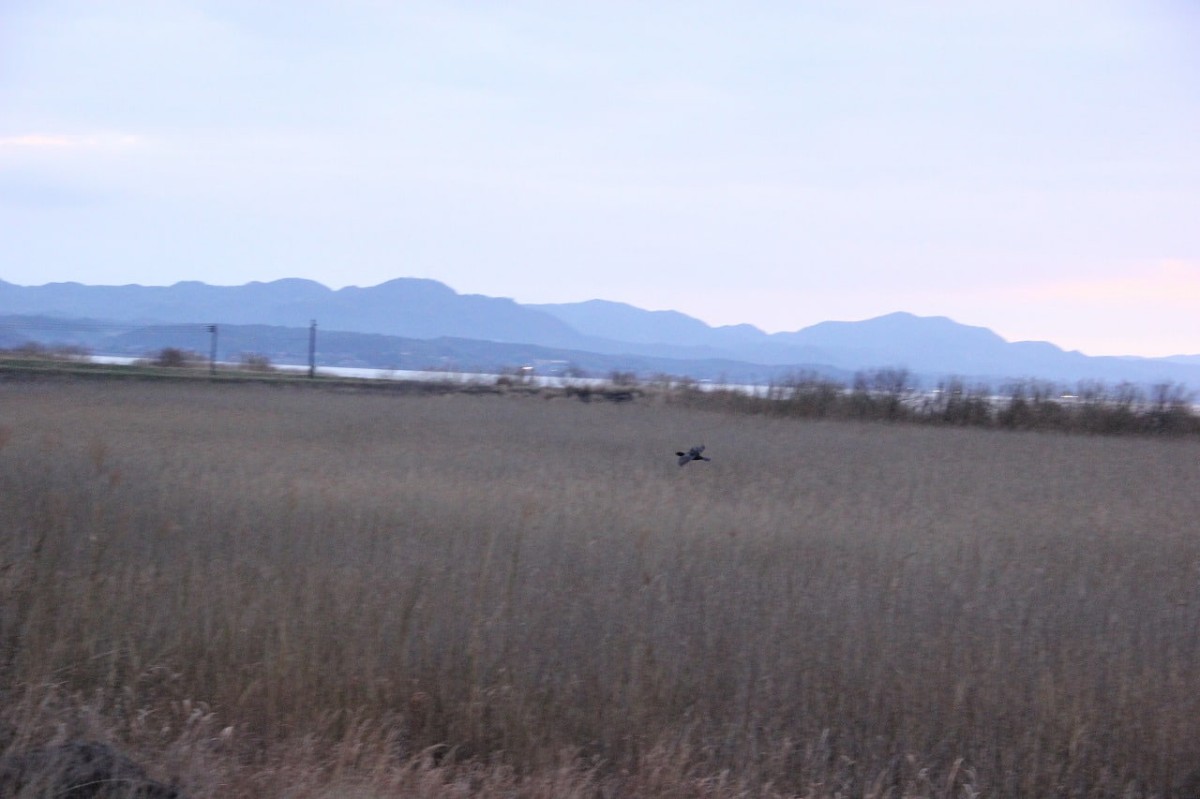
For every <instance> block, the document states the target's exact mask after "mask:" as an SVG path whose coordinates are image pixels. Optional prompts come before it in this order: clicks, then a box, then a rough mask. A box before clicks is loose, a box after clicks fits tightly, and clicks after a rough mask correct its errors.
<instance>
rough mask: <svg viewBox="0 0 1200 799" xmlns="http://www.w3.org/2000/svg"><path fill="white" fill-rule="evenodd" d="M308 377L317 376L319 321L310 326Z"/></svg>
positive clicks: (313, 321) (314, 321)
mask: <svg viewBox="0 0 1200 799" xmlns="http://www.w3.org/2000/svg"><path fill="white" fill-rule="evenodd" d="M308 376H309V377H316V376H317V320H316V319H314V320H312V324H311V325H309V326H308Z"/></svg>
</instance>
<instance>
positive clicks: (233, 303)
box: [0, 278, 586, 347]
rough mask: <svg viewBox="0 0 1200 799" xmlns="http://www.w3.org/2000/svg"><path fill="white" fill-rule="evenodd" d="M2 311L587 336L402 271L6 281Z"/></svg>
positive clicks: (524, 336) (557, 338)
mask: <svg viewBox="0 0 1200 799" xmlns="http://www.w3.org/2000/svg"><path fill="white" fill-rule="evenodd" d="M0 313H5V314H44V315H49V316H60V317H64V318H74V317H85V316H90V317H96V318H104V319H111V320H114V321H120V322H137V323H143V324H159V323H164V322H172V323H180V322H196V323H209V322H222V323H226V324H265V325H282V326H289V327H300V326H307V325H308V324H309V322H310V320H313V319H316V320H317V321H318V323H319V324H320V326H321V327H323V328H327V329H330V330H347V331H351V332H358V333H382V334H386V335H394V336H408V337H411V338H436V337H438V336H453V337H460V338H476V339H484V340H490V341H508V342H514V343H517V342H519V343H536V344H542V345H545V346H558V347H563V346H579V345H581V344H584V343H586V342H585V340H584V339H585V337H583V336H581V335H580V334H579V333H577V332H576V331H575V330H573V329H572V328H571V327H570V326H568V325H567V324H565V323H563V322H561V321H559V320H558V319H555V318H554V317H553V316H550V315H549V314H544V313H541V312H540V311H535V310H530V309H527V308H524V307H522V306H521V305H519V304H517V303H516V302H514V301H513V300H510V299H502V298H495V297H485V296H482V295H478V294H466V295H463V294H458V293H456V292H455V291H454V290H452V289H451V288H449V287H448V286H446V285H445V284H443V283H439V282H438V281H436V280H425V279H419V278H399V279H397V280H390V281H388V282H386V283H382V284H380V285H378V286H372V287H369V288H359V287H357V286H350V287H346V288H343V289H339V290H336V291H335V290H333V289H330V288H327V287H325V286H323V285H322V284H320V283H317V282H314V281H311V280H300V279H285V280H276V281H273V282H270V283H260V282H253V283H247V284H245V285H242V286H211V285H208V284H206V283H201V282H197V281H185V282H181V283H176V284H174V285H172V286H140V285H127V286H86V285H83V284H80V283H48V284H46V285H44V286H16V285H13V284H11V283H5V282H3V281H0Z"/></svg>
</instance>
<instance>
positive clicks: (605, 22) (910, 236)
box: [0, 0, 1200, 355]
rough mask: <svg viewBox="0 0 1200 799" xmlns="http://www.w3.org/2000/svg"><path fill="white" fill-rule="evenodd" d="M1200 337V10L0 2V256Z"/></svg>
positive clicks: (184, 272) (1075, 5)
mask: <svg viewBox="0 0 1200 799" xmlns="http://www.w3.org/2000/svg"><path fill="white" fill-rule="evenodd" d="M403 276H414V277H429V278H435V279H437V280H441V281H443V282H445V283H447V284H449V285H450V286H451V287H453V288H454V289H455V290H457V291H460V292H463V293H479V294H488V295H493V296H506V297H513V298H515V299H517V300H518V301H521V302H570V301H577V300H585V299H590V298H596V297H600V298H605V299H612V300H619V301H624V302H629V303H632V304H634V305H638V306H641V307H644V308H651V309H661V308H672V309H676V310H680V311H683V312H685V313H689V314H691V315H693V316H696V317H698V318H700V319H703V320H704V321H706V322H709V323H710V324H733V323H739V322H749V323H752V324H755V325H758V326H759V327H761V328H763V329H764V330H767V331H769V332H775V331H780V330H796V329H799V328H801V327H805V326H807V325H811V324H814V323H816V322H819V321H823V320H827V319H864V318H869V317H872V316H877V315H879V314H883V313H888V312H891V311H896V310H906V311H911V312H914V313H918V314H922V315H944V316H950V317H952V318H954V319H956V320H958V321H961V322H966V323H969V324H977V325H984V326H987V327H990V328H992V329H993V330H995V331H996V332H998V333H999V334H1001V335H1002V336H1004V337H1005V338H1008V339H1010V340H1021V339H1045V340H1050V341H1053V342H1055V343H1057V344H1059V345H1061V346H1064V347H1067V348H1069V349H1076V348H1078V349H1082V350H1083V351H1084V352H1087V353H1089V354H1141V355H1168V354H1177V353H1200V4H1197V3H1195V2H1194V0H1126V1H1124V2H1109V1H1108V0H1087V2H1084V1H1083V0H1077V1H1076V0H1061V1H1060V2H1054V1H1053V0H1049V1H1048V0H1006V1H1005V2H949V0H947V1H946V2H900V1H899V0H861V1H856V0H850V1H849V2H833V1H832V0H830V1H829V2H816V0H813V1H812V2H807V1H806V0H790V1H788V2H783V1H782V0H780V1H778V2H776V1H773V0H764V1H763V2H744V3H743V2H732V0H730V1H729V2H704V0H693V2H687V3H684V2H653V1H652V0H645V1H643V2H621V1H620V0H613V1H612V2H609V1H608V0H605V1H604V2H599V1H597V2H572V1H571V0H546V2H523V1H522V0H515V1H514V2H504V3H492V2H482V1H481V0H480V1H477V2H456V1H455V0H446V1H445V2H419V1H418V0H414V1H412V2H409V1H406V0H394V1H392V2H388V1H385V0H341V1H340V2H335V1H334V0H329V2H315V1H313V2H307V1H305V0H298V1H295V2H288V3H278V2H265V1H264V2H254V0H229V1H228V2H221V1H219V0H214V1H212V2H207V1H205V0H144V1H143V0H121V2H101V1H100V0H88V1H86V2H85V1H83V0H80V1H79V2H72V1H70V0H2V2H0V279H3V280H7V281H9V282H11V283H18V284H22V285H39V284H42V283H47V282H52V281H67V280H75V281H80V282H85V283H98V284H124V283H143V284H150V285H168V284H171V283H173V282H176V281H178V280H203V281H205V282H208V283H216V284H223V285H236V284H241V283H245V282H248V281H251V280H264V281H266V280H274V279H278V278H283V277H306V278H311V279H313V280H317V281H319V282H321V283H324V284H326V285H328V286H330V287H332V288H340V287H342V286H346V285H359V286H370V285H375V284H378V283H381V282H383V281H386V280H389V279H391V278H395V277H403Z"/></svg>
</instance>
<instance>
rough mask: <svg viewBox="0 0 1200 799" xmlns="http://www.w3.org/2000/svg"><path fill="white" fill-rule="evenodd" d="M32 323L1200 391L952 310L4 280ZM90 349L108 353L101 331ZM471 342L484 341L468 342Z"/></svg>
mask: <svg viewBox="0 0 1200 799" xmlns="http://www.w3.org/2000/svg"><path fill="white" fill-rule="evenodd" d="M33 316H40V317H49V318H54V319H60V320H63V319H90V320H93V321H94V320H105V321H108V322H112V323H121V324H124V325H127V326H129V329H128V330H126V331H124V333H123V335H126V336H130V335H132V334H131V333H130V332H129V331H130V330H132V328H133V327H138V326H140V327H150V326H162V325H179V324H183V323H188V324H192V325H201V324H209V323H214V322H215V323H220V324H222V325H241V326H257V328H259V329H262V330H266V329H268V328H279V329H299V328H306V327H307V326H308V325H309V323H310V321H311V320H316V321H317V322H318V324H319V326H320V328H321V330H322V333H323V335H326V336H327V335H328V334H329V333H330V332H335V331H336V332H339V333H346V334H370V335H375V336H386V337H395V338H400V339H406V340H409V341H410V342H411V341H415V340H423V341H429V340H435V339H446V340H453V341H455V342H458V343H457V344H456V345H455V348H456V349H455V352H463V353H474V354H473V355H470V356H469V357H470V358H471V359H472V363H474V362H475V361H476V360H478V359H479V358H482V357H483V356H482V353H487V358H490V359H492V360H493V361H496V360H497V359H502V358H503V356H502V353H503V352H505V351H507V352H509V353H511V356H512V358H513V361H512V362H515V361H516V360H517V359H518V357H519V356H520V355H522V354H523V355H525V356H530V355H532V354H533V353H534V352H536V353H537V356H536V357H537V358H538V359H542V360H545V359H552V360H560V361H568V360H570V361H572V362H579V361H580V360H585V357H584V354H585V353H592V354H595V355H596V356H603V357H597V358H594V359H591V361H592V362H595V363H603V364H617V365H619V364H621V363H622V362H624V363H628V364H637V365H638V367H637V368H640V369H644V370H649V371H653V370H657V369H672V370H674V372H673V373H679V374H689V373H690V374H692V375H693V376H701V375H703V376H713V375H714V374H715V373H714V372H713V370H715V369H722V370H723V371H722V372H720V374H728V373H732V372H736V373H737V374H742V375H775V374H779V373H780V370H781V369H783V368H792V369H794V370H797V371H799V370H806V371H809V370H811V371H817V372H820V371H822V370H823V371H824V373H826V374H835V373H837V374H848V373H853V372H854V371H857V370H869V369H878V368H903V369H908V370H909V371H910V372H912V373H913V374H914V375H919V376H922V377H926V378H929V379H935V378H937V377H939V376H947V375H956V376H961V377H975V378H979V379H983V380H989V381H993V382H994V381H997V380H1007V379H1023V378H1034V379H1044V380H1054V381H1060V382H1068V381H1077V380H1104V381H1110V382H1113V381H1116V382H1119V381H1122V380H1128V381H1131V382H1138V383H1155V382H1181V383H1186V384H1189V385H1193V386H1200V355H1179V356H1174V357H1172V358H1131V357H1114V356H1102V357H1090V356H1086V355H1083V354H1082V353H1079V352H1066V351H1064V350H1062V349H1061V348H1060V347H1057V346H1055V345H1054V344H1052V343H1050V342H1045V341H1021V342H1009V341H1006V340H1005V339H1003V338H1002V337H1000V336H999V335H997V334H996V333H994V332H993V331H991V330H988V329H987V328H984V327H977V326H972V325H966V324H962V323H959V322H957V321H954V320H952V319H950V318H947V317H944V316H928V317H923V316H916V315H914V314H911V313H905V312H897V313H891V314H887V315H884V316H879V317H875V318H872V319H866V320H862V321H853V322H848V321H827V322H821V323H819V324H815V325H812V326H810V327H806V328H802V329H799V330H796V331H794V332H786V333H774V334H768V333H765V332H763V331H762V330H760V329H758V328H757V327H754V326H753V325H748V324H743V325H731V326H724V327H712V326H710V325H707V324H705V323H704V322H702V321H701V320H699V319H696V318H694V317H691V316H688V315H687V314H684V313H680V312H678V311H650V310H644V309H641V308H637V307H635V306H632V305H628V304H625V303H620V302H612V301H608V300H599V299H597V300H588V301H586V302H578V303H559V304H539V305H522V304H520V303H517V302H515V301H514V300H512V299H507V298H498V297H487V296H483V295H478V294H459V293H457V292H455V291H454V290H453V289H451V288H450V287H449V286H446V285H445V284H444V283H440V282H438V281H436V280H429V279H423V278H397V279H395V280H389V281H387V282H385V283H381V284H379V285H377V286H370V287H357V286H350V287H346V288H342V289H338V290H333V289H330V288H327V287H326V286H323V285H322V284H320V283H317V282H314V281H311V280H303V279H285V280H276V281H272V282H267V283H262V282H252V283H247V284H245V285H242V286H212V285H208V284H206V283H202V282H198V281H184V282H180V283H176V284H174V285H172V286H140V285H127V286H87V285H83V284H80V283H48V284H46V285H42V286H18V285H15V284H12V283H7V282H4V281H0V317H5V318H6V321H4V322H3V324H2V325H0V328H3V329H0V333H3V335H0V343H2V342H6V341H7V342H11V341H14V340H17V339H19V338H20V336H21V335H22V333H21V330H22V324H25V326H26V328H29V324H28V323H23V322H21V321H20V320H19V317H33ZM92 329H95V326H94V324H93V327H92ZM264 335H265V333H264ZM271 335H272V336H277V335H282V334H275V333H272V334H271ZM288 335H294V334H288ZM43 337H44V336H43ZM108 340H109V341H113V340H114V339H112V338H111V337H110V338H109V339H108ZM134 340H141V339H139V338H138V337H137V336H136V335H133V337H132V338H130V339H129V340H128V342H127V346H133V344H132V343H129V342H132V341H134ZM323 340H328V339H323ZM89 341H90V343H91V345H92V346H99V345H97V344H96V341H97V339H96V337H95V336H92V338H91V339H90V340H89ZM357 341H358V343H357V344H354V343H352V342H350V341H349V340H347V341H346V342H345V343H344V346H345V347H349V348H350V349H349V350H347V351H346V353H345V357H346V358H347V359H349V360H352V361H353V360H355V358H358V356H356V355H354V353H353V352H352V351H351V350H353V348H354V347H364V348H366V350H369V351H372V352H377V353H378V352H384V351H387V352H400V351H402V350H403V351H407V352H413V351H416V350H421V351H424V350H425V349H427V348H420V347H415V345H412V344H411V343H410V344H400V343H395V342H393V343H392V344H387V345H383V344H380V343H379V342H378V341H373V342H372V343H370V344H367V343H366V341H365V340H357ZM471 341H474V342H477V343H476V344H474V345H467V344H466V343H464V342H471ZM484 343H487V345H488V346H483V344H484ZM495 345H505V346H506V347H507V349H505V348H504V347H500V348H498V347H497V346H495ZM406 348H407V349H406ZM530 348H534V349H530ZM476 356H478V358H477V357H476ZM446 357H449V356H446ZM622 359H624V360H623V361H622ZM358 360H361V361H362V362H363V363H364V365H365V364H367V363H369V362H370V359H369V358H366V357H362V358H358ZM392 360H393V361H394V358H392ZM702 363H703V364H704V366H703V367H702V366H701V364H702ZM378 365H381V366H385V367H394V366H395V365H396V364H395V363H394V362H389V363H381V364H378ZM689 365H690V366H689ZM613 368H619V366H614V367H613Z"/></svg>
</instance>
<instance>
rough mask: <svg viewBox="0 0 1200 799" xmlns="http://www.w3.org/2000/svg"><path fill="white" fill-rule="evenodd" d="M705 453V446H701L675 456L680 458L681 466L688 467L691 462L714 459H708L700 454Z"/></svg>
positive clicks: (677, 453)
mask: <svg viewBox="0 0 1200 799" xmlns="http://www.w3.org/2000/svg"><path fill="white" fill-rule="evenodd" d="M703 451H704V445H703V444H701V445H700V446H698V447H692V448H691V449H689V450H688V451H687V452H676V453H675V454H676V455H678V456H679V465H680V466H686V465H687V464H688V463H689V462H691V461H711V460H712V458H706V457H704V456H703V455H701V454H700V453H701V452H703Z"/></svg>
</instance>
